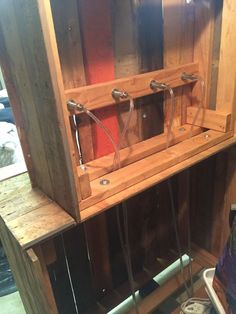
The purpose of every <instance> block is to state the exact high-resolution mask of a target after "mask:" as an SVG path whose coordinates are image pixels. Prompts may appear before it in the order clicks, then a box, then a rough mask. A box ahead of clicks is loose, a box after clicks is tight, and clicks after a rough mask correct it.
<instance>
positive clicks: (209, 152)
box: [81, 136, 236, 221]
mask: <svg viewBox="0 0 236 314" xmlns="http://www.w3.org/2000/svg"><path fill="white" fill-rule="evenodd" d="M234 144H236V137H235V136H233V137H230V138H229V139H228V140H225V141H223V142H222V143H220V144H217V145H215V146H213V147H211V148H209V149H206V150H204V151H203V152H201V153H199V154H197V155H195V156H193V157H191V158H189V159H187V160H185V161H183V162H181V163H179V164H177V165H175V166H172V167H170V168H168V169H167V170H164V171H162V172H160V173H159V174H156V175H154V176H152V177H150V178H148V179H146V180H144V181H142V182H140V183H138V184H135V185H133V186H131V187H129V188H127V189H126V190H123V191H121V192H120V193H117V194H115V195H113V196H111V197H109V198H107V199H106V200H105V201H101V202H99V203H97V204H95V205H93V206H90V207H88V208H87V209H85V210H83V211H81V221H85V220H87V219H89V218H91V217H93V216H96V215H98V214H99V213H101V212H103V211H105V210H106V209H108V208H110V207H112V206H115V205H116V204H118V203H120V202H121V201H123V200H126V199H128V198H130V197H132V196H134V195H137V194H138V193H140V192H142V191H144V190H146V189H147V188H150V187H152V186H154V185H156V184H158V183H160V182H162V181H164V180H166V179H168V178H170V177H172V176H174V175H175V174H177V173H179V172H181V171H182V170H184V169H186V168H189V167H191V166H193V165H195V164H197V163H199V162H200V161H202V160H205V159H207V158H209V157H210V156H213V155H215V154H217V153H218V152H220V151H222V150H225V149H226V148H228V147H230V146H233V145H234Z"/></svg>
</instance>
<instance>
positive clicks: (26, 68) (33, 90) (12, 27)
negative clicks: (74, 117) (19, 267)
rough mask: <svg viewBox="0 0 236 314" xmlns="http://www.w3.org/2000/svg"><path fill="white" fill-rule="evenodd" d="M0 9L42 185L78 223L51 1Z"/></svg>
mask: <svg viewBox="0 0 236 314" xmlns="http://www.w3.org/2000/svg"><path fill="white" fill-rule="evenodd" d="M0 8H1V12H2V13H3V15H4V19H1V24H0V25H1V29H2V33H3V39H4V44H5V47H6V49H5V51H6V53H7V57H8V60H9V63H8V64H7V66H8V67H9V69H10V70H11V77H10V78H9V79H10V80H11V81H12V82H13V84H14V86H15V87H16V93H17V94H16V95H15V97H17V98H19V99H20V103H19V106H20V110H21V113H22V116H23V119H24V128H25V130H26V136H27V140H28V142H29V148H30V154H31V160H32V165H33V169H34V174H35V175H34V178H35V179H36V185H37V187H39V188H40V189H42V190H43V191H44V192H45V193H46V194H47V195H48V196H49V197H51V198H52V199H54V200H56V201H57V202H58V203H59V204H60V205H61V206H62V207H63V208H65V210H68V211H69V212H70V213H71V214H72V215H74V217H76V218H78V217H79V210H78V194H79V189H78V188H77V178H75V177H74V175H73V173H74V172H73V167H75V160H74V157H73V146H72V142H71V141H70V138H71V134H70V130H69V119H68V117H67V113H66V111H65V110H66V109H65V110H64V109H63V104H64V103H65V101H64V98H63V97H64V96H63V94H62V92H63V83H62V78H61V72H60V64H59V58H58V53H57V47H56V40H55V34H54V31H53V25H52V19H51V15H50V13H51V12H50V6H49V2H48V1H47V0H45V1H40V3H39V4H38V3H37V1H27V0H24V1H22V2H19V1H14V0H12V1H10V2H9V1H7V3H6V2H5V1H2V2H1V4H0ZM40 14H41V16H40ZM41 18H42V20H41ZM10 96H11V95H10ZM58 126H59V127H58ZM76 191H78V193H77V192H76Z"/></svg>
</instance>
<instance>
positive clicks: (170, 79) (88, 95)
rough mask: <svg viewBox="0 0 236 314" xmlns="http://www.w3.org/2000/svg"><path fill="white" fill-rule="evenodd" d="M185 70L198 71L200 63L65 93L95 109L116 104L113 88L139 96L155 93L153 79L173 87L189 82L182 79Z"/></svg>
mask: <svg viewBox="0 0 236 314" xmlns="http://www.w3.org/2000/svg"><path fill="white" fill-rule="evenodd" d="M183 72H190V73H198V64H197V63H189V64H185V65H181V66H178V67H175V68H171V69H164V70H158V71H153V72H149V73H145V74H139V75H134V76H131V77H129V78H124V79H117V80H114V81H109V82H106V83H99V84H93V85H89V86H86V87H80V88H75V89H71V90H66V91H65V95H66V98H67V99H68V100H69V99H73V100H74V101H76V102H78V103H81V104H82V105H84V106H85V107H86V108H87V109H90V110H94V109H98V108H102V107H107V106H110V105H111V104H116V101H115V100H114V98H113V97H112V90H113V89H118V90H121V91H127V92H128V94H129V95H130V97H132V98H138V97H142V96H145V95H150V94H153V91H152V90H151V88H150V82H151V80H156V81H157V82H162V83H165V84H167V85H169V86H171V87H172V88H175V87H177V86H183V85H186V84H188V83H187V82H186V81H183V80H182V79H181V75H182V73H183ZM118 103H119V102H118Z"/></svg>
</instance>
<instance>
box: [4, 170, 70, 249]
mask: <svg viewBox="0 0 236 314" xmlns="http://www.w3.org/2000/svg"><path fill="white" fill-rule="evenodd" d="M0 219H1V221H2V223H4V224H5V225H6V226H7V228H8V229H9V231H10V232H11V233H12V234H13V236H14V237H15V239H16V240H17V241H18V242H19V244H20V246H21V247H22V248H23V249H27V248H30V247H32V246H33V245H34V244H37V243H39V242H42V241H44V240H46V239H48V238H49V237H51V236H54V235H56V234H58V233H59V232H61V231H64V230H67V229H68V228H71V227H73V226H75V225H76V222H75V220H74V219H73V218H72V217H71V216H70V215H69V214H67V212H65V211H64V210H63V209H62V208H61V207H59V206H58V205H57V204H56V203H55V202H53V201H52V200H51V199H50V198H48V197H47V196H46V195H45V194H44V193H42V192H41V191H39V190H38V189H32V187H31V184H30V180H29V177H28V175H27V174H23V175H19V176H17V177H14V178H11V179H9V180H5V181H3V182H0Z"/></svg>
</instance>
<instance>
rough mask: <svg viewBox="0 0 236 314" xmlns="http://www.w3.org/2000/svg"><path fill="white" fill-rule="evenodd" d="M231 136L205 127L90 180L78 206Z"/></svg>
mask: <svg viewBox="0 0 236 314" xmlns="http://www.w3.org/2000/svg"><path fill="white" fill-rule="evenodd" d="M231 136H232V132H227V133H222V132H218V131H213V130H209V131H207V132H204V133H202V134H199V135H197V136H194V137H192V138H191V139H188V140H185V141H183V142H181V143H179V144H176V145H175V146H173V147H170V148H168V149H166V150H164V151H161V152H159V153H157V154H153V155H151V156H149V157H146V158H144V159H142V160H140V161H137V162H135V163H133V164H131V165H129V166H127V167H124V168H121V169H119V170H117V171H114V172H112V173H109V174H107V175H105V176H104V177H102V178H98V179H96V180H94V181H92V182H91V183H90V184H91V190H92V195H91V196H90V197H88V198H87V199H85V200H82V201H81V202H80V209H81V210H84V209H86V208H87V207H89V206H92V205H94V204H96V203H97V202H100V201H102V200H105V199H106V198H108V197H110V196H112V195H114V194H116V193H119V192H120V191H122V190H125V189H127V188H129V187H130V186H132V185H135V184H137V183H139V182H141V181H143V180H145V179H147V178H149V177H151V176H153V175H155V174H158V173H159V172H161V171H164V170H165V169H167V168H169V167H172V166H174V165H176V164H178V163H180V162H182V161H184V160H186V159H188V158H190V157H193V156H194V155H196V154H198V153H200V152H202V151H204V150H206V149H209V148H210V147H212V146H214V145H217V144H219V143H221V142H223V141H225V140H227V139H228V138H230V137H231ZM103 178H105V179H107V180H109V182H110V183H109V185H101V184H100V180H101V179H103Z"/></svg>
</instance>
